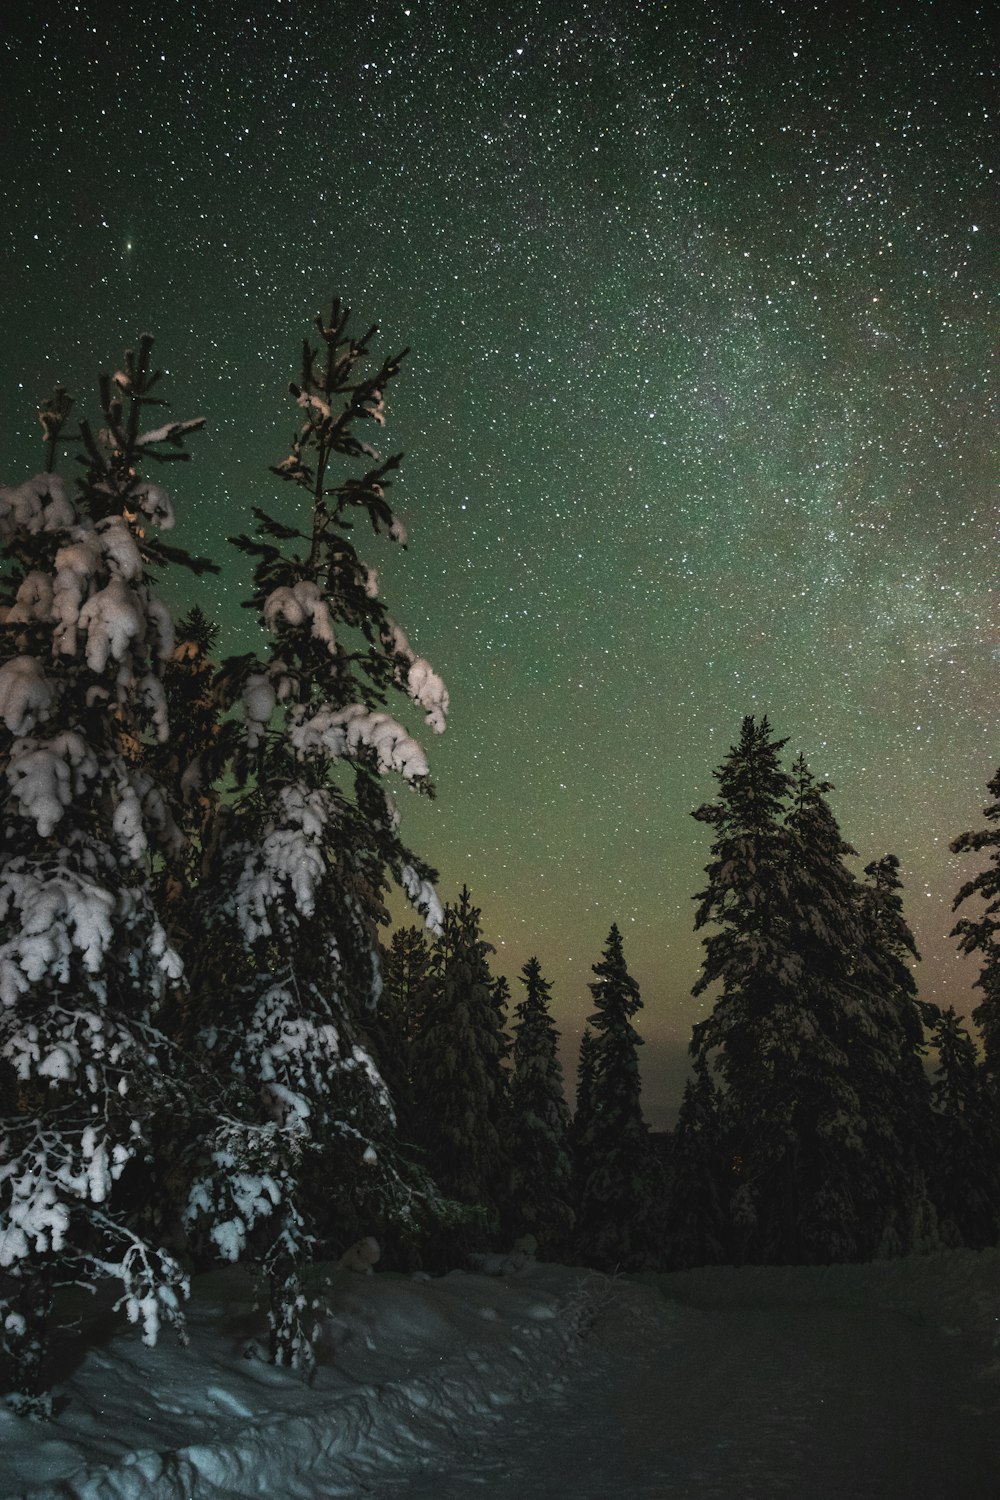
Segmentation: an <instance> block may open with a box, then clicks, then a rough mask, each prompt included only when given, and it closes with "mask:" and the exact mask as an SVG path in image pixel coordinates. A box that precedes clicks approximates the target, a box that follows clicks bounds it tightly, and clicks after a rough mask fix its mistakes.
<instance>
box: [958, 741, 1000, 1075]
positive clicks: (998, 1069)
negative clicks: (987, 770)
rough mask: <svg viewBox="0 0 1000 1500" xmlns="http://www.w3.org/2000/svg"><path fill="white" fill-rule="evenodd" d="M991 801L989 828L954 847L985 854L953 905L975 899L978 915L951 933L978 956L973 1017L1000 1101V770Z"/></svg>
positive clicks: (986, 809)
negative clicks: (977, 996) (977, 1002)
mask: <svg viewBox="0 0 1000 1500" xmlns="http://www.w3.org/2000/svg"><path fill="white" fill-rule="evenodd" d="M987 790H988V791H989V794H990V799H991V800H990V801H989V802H988V803H987V805H986V807H984V808H983V817H984V818H985V819H986V822H987V827H986V828H982V829H979V830H977V831H975V832H970V833H962V834H959V836H958V838H957V839H955V840H954V842H953V843H952V845H951V848H952V852H953V853H954V854H977V855H980V856H983V855H985V861H986V862H985V864H983V867H982V868H981V869H980V870H979V872H978V873H977V874H976V875H974V876H973V877H972V879H971V880H967V881H966V882H965V884H964V885H963V886H962V888H961V890H960V891H959V893H958V895H957V896H956V897H955V903H954V909H955V910H957V909H958V907H960V906H962V905H963V903H964V902H966V901H969V900H970V899H971V898H975V901H976V902H977V903H981V904H980V905H979V906H978V910H977V913H976V915H975V916H969V917H962V918H961V920H960V921H958V922H957V923H956V924H955V927H954V929H953V931H952V936H953V937H957V938H958V939H959V944H958V946H959V949H960V951H961V952H962V953H966V954H969V955H972V954H977V955H978V956H979V962H980V968H979V976H978V978H977V979H976V981H975V988H976V989H977V990H979V991H980V992H981V995H982V998H981V1000H980V1002H979V1004H978V1005H977V1006H976V1008H975V1010H974V1011H973V1012H972V1019H973V1020H974V1021H975V1023H976V1025H977V1026H978V1027H979V1031H980V1035H981V1036H982V1039H983V1050H984V1052H985V1062H986V1070H987V1072H988V1074H989V1075H990V1079H991V1082H992V1087H993V1089H994V1090H995V1091H996V1093H997V1096H998V1099H1000V770H998V771H997V773H996V775H995V776H994V777H993V779H992V780H991V781H990V782H989V783H988V786H987Z"/></svg>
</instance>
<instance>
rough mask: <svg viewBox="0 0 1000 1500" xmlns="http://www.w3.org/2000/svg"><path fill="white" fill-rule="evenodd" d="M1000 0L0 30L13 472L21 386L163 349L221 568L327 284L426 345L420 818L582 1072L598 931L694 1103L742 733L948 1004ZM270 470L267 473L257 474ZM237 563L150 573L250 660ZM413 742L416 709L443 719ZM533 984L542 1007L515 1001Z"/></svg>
mask: <svg viewBox="0 0 1000 1500" xmlns="http://www.w3.org/2000/svg"><path fill="white" fill-rule="evenodd" d="M988 37H989V26H988V22H987V9H986V7H985V6H984V7H977V6H974V5H969V6H967V7H958V8H955V7H950V6H945V5H942V4H937V3H932V0H902V3H897V4H891V3H886V4H883V5H877V4H867V5H856V4H845V5H837V6H828V5H827V4H826V3H825V0H824V3H820V4H817V5H816V6H810V5H806V4H797V3H793V0H783V3H766V0H749V3H741V4H740V5H738V6H737V5H732V4H730V3H728V0H726V3H720V0H685V3H680V4H674V3H636V4H632V5H625V6H623V5H616V4H611V3H602V0H595V3H582V0H577V3H574V4H569V3H560V4H555V3H548V0H534V3H524V0H518V3H514V4H509V5H504V6H502V7H499V8H498V9H496V10H495V9H494V8H493V7H489V6H485V7H484V6H481V5H479V4H475V3H459V0H371V3H369V4H361V5H347V4H346V3H341V0H285V3H282V0H269V3H263V0H258V3H256V4H248V5H245V6H233V7H230V6H222V5H216V4H209V3H207V0H204V3H197V4H192V3H190V0H171V3H170V4H166V3H165V0H148V3H146V4H130V3H128V0H123V3H122V4H120V5H118V6H114V7H113V6H111V5H110V4H98V3H94V0H80V3H78V4H72V3H69V0H67V3H66V4H64V5H60V6H53V5H51V4H44V5H43V4H40V3H33V0H26V3H22V4H20V5H19V6H18V7H17V8H16V9H14V8H13V7H11V8H8V9H6V10H5V16H4V35H3V37H2V40H0V57H2V64H3V77H4V80H5V86H4V91H3V97H2V98H0V125H2V132H3V139H4V141H5V143H6V151H5V163H4V167H3V177H2V180H0V278H2V286H3V289H4V304H5V311H4V337H3V340H2V342H0V432H2V434H3V443H4V462H5V472H4V474H3V475H2V476H0V477H2V479H3V482H5V483H15V482H18V481H19V480H20V479H22V478H23V477H26V476H27V475H28V474H30V473H32V472H34V471H35V470H36V469H37V468H39V467H41V462H40V459H41V445H40V443H39V439H38V432H39V429H38V427H37V423H36V419H35V415H34V411H35V405H34V403H35V401H36V399H37V398H38V397H39V396H40V395H42V394H44V393H46V392H47V391H48V390H49V389H51V386H52V384H53V383H54V381H55V380H56V379H60V380H62V381H64V382H65V383H67V384H68V385H69V387H70V388H71V389H72V390H74V391H75V392H76V393H77V394H78V395H79V396H80V397H81V398H82V397H83V396H84V395H86V394H88V393H89V392H90V391H92V390H93V387H94V375H95V373H96V371H97V369H98V368H103V367H107V365H108V364H109V362H110V367H111V368H115V366H116V363H117V361H118V360H119V358H120V351H121V349H122V348H123V346H124V345H125V344H127V343H132V342H134V340H135V338H136V336H137V334H138V332H140V331H141V330H143V329H147V328H148V329H149V330H150V331H152V332H153V333H155V334H156V336H157V353H158V355H159V358H160V360H161V362H162V363H163V365H164V367H165V369H166V370H167V372H168V376H169V394H170V396H171V397H172V400H173V404H174V407H175V414H176V415H177V416H180V417H186V416H190V415H196V414H197V415H204V416H205V417H206V418H207V420H208V431H207V433H206V434H204V435H203V436H202V437H201V438H199V439H196V440H195V442H194V444H193V446H194V449H195V455H196V456H195V461H194V462H193V463H192V464H191V465H188V466H185V467H184V469H183V470H178V469H175V470H173V471H172V474H171V478H172V479H173V481H174V484H173V491H174V495H175V500H176V505H177V509H178V513H179V517H180V521H179V530H178V532H177V533H176V539H177V540H178V541H180V542H183V543H184V544H186V545H188V546H189V547H191V548H192V549H194V550H197V551H203V552H208V553H211V554H214V555H217V556H222V555H223V553H224V551H225V543H224V538H225V537H226V536H227V535H228V534H230V533H231V532H233V531H235V530H237V529H241V530H242V529H244V527H245V526H246V525H247V522H248V519H249V511H250V507H251V505H255V504H257V505H273V506H274V508H276V509H277V510H278V511H279V512H280V513H282V514H287V511H286V510H283V509H282V507H284V506H286V504H287V502H288V499H289V495H290V491H285V490H282V489H281V488H280V487H277V488H276V481H274V480H273V478H272V476H270V475H269V474H268V472H267V466H268V464H270V463H272V462H277V461H278V460H280V459H281V458H282V457H284V455H285V452H286V451H287V444H288V439H289V435H290V433H291V431H292V428H293V425H294V415H293V408H292V406H291V403H290V402H289V401H288V398H287V395H286V391H287V382H288V380H289V378H290V377H294V374H295V366H296V361H297V356H298V350H299V348H300V344H301V339H302V337H303V335H304V334H306V333H308V331H309V325H310V320H311V318H312V316H313V315H314V314H315V313H316V312H317V311H318V310H319V308H320V307H321V306H322V305H324V304H326V303H328V302H329V298H330V296H331V295H332V294H334V293H336V294H339V295H342V296H343V297H344V298H345V300H346V301H347V302H348V303H349V304H350V305H351V306H352V307H353V308H354V309H355V310H356V313H357V316H358V319H359V321H361V322H363V323H364V324H365V325H366V326H367V324H369V323H371V322H376V321H377V322H378V323H379V324H380V325H381V328H382V330H383V341H384V342H383V344H382V345H381V347H383V348H384V349H385V351H386V352H388V351H389V349H390V346H391V348H392V350H393V351H394V350H396V349H398V348H400V347H402V346H403V345H410V346H411V347H412V350H413V353H412V355H411V356H410V357H409V359H408V360H407V362H406V366H405V369H404V373H403V374H402V375H401V376H400V378H399V380H398V381H396V382H395V384H394V387H393V389H392V392H391V400H390V412H389V429H388V435H387V437H386V439H385V441H384V443H383V444H382V445H381V446H382V447H383V450H384V451H394V450H396V449H403V450H405V452H406V460H405V463H404V466H403V473H402V477H401V480H400V482H399V484H398V486H397V488H396V489H395V490H394V492H393V499H394V502H395V504H396V506H397V508H398V509H399V511H400V513H401V515H402V516H403V518H404V520H405V522H406V524H407V527H408V530H409V534H410V546H409V548H408V549H407V551H406V552H405V553H404V552H393V550H392V549H391V546H390V545H389V544H388V543H385V544H381V543H379V542H375V541H374V540H373V542H372V544H371V545H370V546H369V548H368V549H367V551H366V556H367V558H368V560H369V561H370V562H372V563H375V564H377V565H378V566H379V567H380V569H381V577H382V584H383V595H384V597H385V598H386V600H387V603H388V604H389V606H390V609H391V610H392V612H393V613H394V614H395V615H396V617H397V618H398V619H399V620H400V622H401V623H402V624H403V625H404V627H405V628H406V629H407V631H408V633H409V635H410V637H411V640H412V641H413V643H414V644H415V646H416V647H417V648H418V649H419V650H420V651H421V652H422V653H424V654H426V655H427V656H428V657H429V658H430V659H431V661H432V662H433V664H434V666H435V668H436V669H437V670H438V671H439V672H441V673H442V675H443V676H444V677H445V679H446V681H447V682H448V685H449V688H450V690H451V695H452V715H451V723H450V727H449V729H448V732H447V734H446V735H445V736H444V737H443V739H441V740H440V741H438V740H436V739H435V740H434V743H433V744H430V745H428V746H427V748H428V750H429V752H430V754H431V758H432V770H433V774H434V778H435V781H436V784H437V788H438V798H437V800H436V801H434V802H433V803H430V802H428V801H427V800H426V799H421V798H416V797H410V798H406V797H401V801H402V803H403V809H404V832H405V833H406V834H407V836H408V838H409V841H410V842H411V844H412V845H413V846H414V847H416V848H417V849H419V850H420V852H421V853H422V854H423V855H424V856H425V857H426V858H427V859H429V860H430V861H431V862H432V863H433V864H435V865H436V866H437V867H438V868H439V869H440V871H441V891H442V894H443V895H444V896H445V897H446V898H449V899H450V898H452V897H453V896H454V895H455V893H456V891H457V889H458V886H459V885H460V884H461V882H462V881H467V882H468V884H469V886H470V888H471V890H472V893H473V897H474V899H475V900H476V902H477V904H479V905H480V906H481V907H482V910H483V914H484V922H485V929H486V935H487V937H488V938H489V939H490V940H491V941H492V942H493V943H494V944H495V945H496V948H497V955H496V969H497V971H498V972H505V973H507V974H508V976H509V977H510V978H511V980H512V981H515V976H516V975H517V973H518V970H519V968H520V966H521V964H522V963H523V962H524V961H525V959H526V958H528V957H529V956H530V955H531V954H532V953H537V954H538V956H539V958H540V960H541V962H542V967H543V971H544V972H545V973H546V975H547V977H549V978H550V979H551V980H552V981H553V989H554V994H553V1000H554V1012H555V1015H556V1019H557V1021H558V1023H559V1025H560V1027H561V1028H562V1030H563V1035H564V1043H565V1057H566V1061H567V1063H568V1065H569V1066H570V1068H572V1065H573V1063H574V1061H575V1053H576V1047H577V1043H578V1040H579V1035H580V1031H581V1030H582V1026H583V1021H584V1018H585V1016H586V1015H587V1014H588V1011H589V1008H590V1007H589V999H590V997H589V994H588V992H587V989H586V985H587V982H588V980H589V979H590V978H591V977H592V976H591V974H590V966H591V964H593V963H594V962H596V961H597V959H598V958H599V956H600V951H601V948H602V947H603V944H604V941H605V939H606V936H607V932H608V928H609V926H610V924H611V922H612V921H616V922H617V923H618V924H619V926H620V927H621V929H622V931H623V934H624V937H625V944H626V956H627V958H628V959H629V962H630V967H631V969H632V971H633V973H634V974H635V975H636V977H637V978H638V980H639V982H640V985H641V988H642V993H643V998H644V1002H645V1009H644V1013H643V1017H642V1023H641V1030H642V1031H643V1033H644V1035H645V1037H646V1041H647V1046H646V1047H645V1049H644V1052H643V1065H644V1077H645V1093H644V1099H645V1105H646V1111H647V1116H648V1118H649V1119H650V1121H651V1122H652V1123H653V1124H661V1123H664V1122H665V1121H667V1120H669V1118H670V1115H671V1113H672V1111H673V1109H674V1108H675V1107H676V1104H677V1100H678V1095H679V1089H680V1082H681V1080H682V1078H683V1073H684V1051H685V1048H686V1044H687V1041H688V1037H689V1034H690V1028H691V1025H692V1023H693V1022H694V1021H695V1020H697V1019H698V1016H699V1014H700V1013H701V1006H702V1005H703V1004H704V1003H705V1002H695V1001H694V1000H692V999H691V998H690V989H691V986H692V984H693V982H694V980H695V978H696V976H697V972H698V964H699V946H698V938H697V937H696V935H695V934H694V933H693V932H692V918H693V904H692V901H691V897H692V895H693V893H694V892H695V891H697V890H698V889H699V888H700V879H701V872H702V868H703V866H704V864H705V862H706V860H707V857H708V849H707V843H706V829H705V828H704V827H703V826H702V825H699V824H697V823H695V822H694V820H693V819H692V818H691V817H690V812H691V810H692V809H693V808H694V807H696V806H697V805H698V804H699V803H700V802H702V801H705V800H707V799H709V798H711V796H712V795H713V791H714V782H713V779H712V775H711V772H712V769H713V768H714V767H715V766H717V765H718V764H719V762H720V761H721V759H722V758H723V756H724V755H725V753H726V751H727V749H728V748H729V746H730V745H731V744H732V743H733V741H734V740H735V738H736V737H737V734H738V731H739V724H740V720H741V718H742V716H743V715H744V714H746V713H755V714H761V713H767V714H769V716H770V718H771V722H772V725H773V727H774V729H775V731H776V733H778V734H780V735H787V736H788V737H789V745H788V754H789V758H791V756H792V755H793V754H794V753H796V752H797V751H798V750H799V749H802V750H803V751H804V752H805V754H806V756H807V758H808V759H809V761H810V763H811V765H812V767H813V769H814V770H815V771H816V772H817V773H820V774H823V775H826V776H828V777H829V778H830V779H831V780H832V781H833V782H834V783H835V785H836V787H837V792H836V794H835V795H834V798H833V803H834V807H835V810H836V812H837V814H838V817H839V818H840V821H841V825H842V828H843V830H844V833H845V835H846V836H847V837H848V838H849V839H851V841H852V842H853V843H854V844H855V845H856V846H857V848H858V850H859V852H860V854H861V855H862V859H861V860H860V861H859V864H858V868H859V872H860V865H861V864H863V863H866V862H867V861H868V860H869V859H872V858H874V857H876V856H878V855H881V854H882V853H884V852H886V851H889V850H891V851H893V852H895V853H897V854H898V855H899V857H900V859H901V861H902V867H903V876H904V880H905V885H906V901H907V912H908V916H909V918H910V921H911V923H912V925H913V927H914V929H915V931H916V933H917V937H918V942H919V945H920V947H921V950H922V952H923V955H924V959H923V963H922V965H921V966H920V971H919V977H920V983H921V990H922V993H923V994H924V995H925V996H926V997H927V998H931V999H935V1000H937V1001H938V1002H940V1003H942V1004H949V1003H955V1004H957V1005H958V1006H959V1008H960V1009H968V1008H969V1006H970V1005H971V1003H973V1002H972V990H971V982H972V979H973V978H974V977H975V972H974V966H973V965H971V964H969V963H968V962H966V961H960V960H959V959H957V957H956V956H955V954H954V943H953V941H952V940H950V939H949V938H948V936H947V934H948V931H949V928H950V926H951V924H952V920H953V919H952V916H951V912H950V906H951V900H952V897H953V895H954V893H955V891H956V889H957V887H958V885H959V884H960V883H961V881H962V880H963V879H964V878H966V876H967V875H968V873H969V867H968V863H967V860H966V861H958V860H956V859H955V858H954V857H953V856H951V855H950V854H949V852H948V843H949V841H950V840H951V839H952V838H953V837H954V836H955V835H956V834H957V833H959V832H961V831H963V830H964V829H966V828H969V827H974V826H980V824H981V816H980V810H981V808H982V805H983V803H984V802H985V800H986V791H985V784H986V781H987V779H988V778H989V776H990V775H991V774H992V773H993V771H994V770H995V769H996V765H997V763H998V760H1000V733H998V725H997V702H998V688H1000V636H998V631H997V626H998V623H1000V621H998V596H997V579H996V565H995V564H996V555H997V553H996V542H997V535H996V528H997V510H996V499H995V492H994V489H993V485H994V476H995V431H996V425H995V395H996V391H995V386H994V385H992V384H991V372H990V354H991V352H992V346H993V343H994V330H995V326H996V325H995V287H996V271H997V261H996V238H995V227H996V226H995V218H994V217H993V214H994V207H993V205H994V204H995V177H994V173H993V168H992V152H993V137H992V133H991V125H990V121H989V118H988V110H989V106H990V103H991V100H992V98H993V97H995V76H994V75H993V74H992V73H991V67H992V60H991V47H990V43H989V40H988ZM275 495H277V497H278V498H277V501H275V500H274V497H275ZM245 592H246V577H245V571H244V566H243V561H242V560H241V559H239V558H238V557H237V556H236V554H233V555H232V558H231V559H227V562H226V568H225V572H224V575H223V577H222V579H221V580H220V581H215V582H212V581H210V582H209V583H207V584H206V583H205V582H204V581H202V582H200V583H197V584H196V583H193V582H191V581H189V580H187V579H186V578H185V579H182V580H181V581H180V582H179V583H177V584H175V585H174V586H173V597H174V598H175V599H176V601H177V603H178V604H179V606H181V607H184V606H185V605H187V604H189V603H192V602H195V601H197V602H200V603H201V604H202V606H203V607H204V608H205V609H206V611H207V612H209V613H210V614H214V615H215V616H216V617H217V618H218V619H219V620H220V621H221V623H222V626H223V630H224V639H223V647H224V649H226V650H232V651H236V650H246V649H250V647H251V645H252V644H253V640H252V639H251V637H250V635H249V633H248V631H249V629H250V628H251V627H249V626H248V616H247V615H246V613H245V612H241V611H240V609H239V601H240V599H241V598H243V597H245ZM432 738H433V737H432ZM514 987H515V989H518V988H519V987H518V986H517V984H516V981H515V983H514Z"/></svg>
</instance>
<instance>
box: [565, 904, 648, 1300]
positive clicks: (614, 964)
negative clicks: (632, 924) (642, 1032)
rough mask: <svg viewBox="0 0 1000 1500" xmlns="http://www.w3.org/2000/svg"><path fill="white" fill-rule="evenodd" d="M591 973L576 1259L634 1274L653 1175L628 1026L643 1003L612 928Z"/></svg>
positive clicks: (644, 1242) (644, 1252) (635, 1039)
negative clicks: (587, 1102) (587, 1103)
mask: <svg viewBox="0 0 1000 1500" xmlns="http://www.w3.org/2000/svg"><path fill="white" fill-rule="evenodd" d="M592 972H593V973H594V974H595V975H596V976H597V977H596V979H595V980H594V981H593V982H592V983H591V985H590V992H591V994H592V995H593V997H594V1006H595V1009H594V1013H593V1015H591V1016H590V1017H589V1021H588V1024H589V1025H590V1026H591V1027H592V1028H593V1032H594V1042H593V1048H592V1050H593V1092H592V1108H591V1113H590V1118H589V1120H588V1121H587V1123H586V1125H585V1127H584V1129H583V1131H582V1133H581V1135H580V1137H579V1140H578V1147H577V1151H578V1161H579V1180H580V1198H579V1204H578V1220H577V1251H578V1254H579V1255H580V1257H581V1258H582V1260H583V1261H584V1263H585V1264H587V1265H594V1266H596V1267H598V1269H601V1270H614V1269H615V1268H622V1269H635V1268H637V1267H640V1266H642V1265H643V1264H644V1263H645V1262H646V1259H647V1256H648V1251H649V1245H648V1239H649V1214H650V1209H651V1204H650V1201H649V1199H650V1183H651V1175H652V1172H651V1162H650V1156H649V1143H648V1139H647V1130H646V1124H645V1121H644V1120H643V1118H642V1107H641V1103H640V1093H641V1081H640V1077H639V1056H638V1048H639V1046H640V1044H641V1042H642V1038H641V1037H640V1036H639V1034H638V1032H637V1031H636V1029H635V1027H634V1026H633V1025H632V1018H633V1017H634V1016H635V1015H636V1014H637V1012H638V1011H639V1010H640V1008H641V1006H642V1000H641V998H640V995H639V986H638V985H637V984H636V982H635V980H634V979H633V978H632V976H631V974H630V973H629V972H628V967H627V965H626V962H625V953H624V948H623V944H622V937H621V933H620V932H619V930H618V928H617V926H615V925H612V928H611V931H610V933H609V934H608V941H607V945H606V947H605V949H604V953H603V955H602V957H601V960H600V962H599V963H597V964H595V965H594V966H593V970H592Z"/></svg>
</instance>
